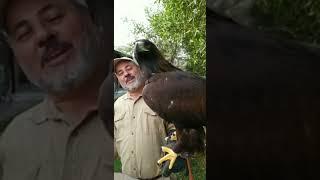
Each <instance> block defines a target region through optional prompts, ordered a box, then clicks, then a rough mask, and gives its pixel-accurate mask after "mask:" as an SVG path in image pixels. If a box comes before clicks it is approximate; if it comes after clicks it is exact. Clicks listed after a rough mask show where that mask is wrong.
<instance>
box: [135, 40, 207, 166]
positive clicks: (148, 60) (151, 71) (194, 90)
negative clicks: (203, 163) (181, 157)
mask: <svg viewBox="0 0 320 180" xmlns="http://www.w3.org/2000/svg"><path fill="white" fill-rule="evenodd" d="M133 57H134V58H135V59H136V60H137V62H138V64H139V66H140V68H141V71H142V72H143V73H147V75H148V76H151V77H150V78H149V79H148V80H147V82H146V85H145V87H144V89H143V92H142V97H143V99H144V101H145V102H146V104H147V105H148V106H149V107H150V108H151V109H152V110H153V111H155V112H156V113H157V114H158V115H159V116H160V117H161V118H163V119H164V120H166V121H168V122H170V123H173V124H174V125H175V127H176V136H177V143H176V144H175V146H174V147H173V148H172V150H173V152H172V151H171V150H169V151H170V152H168V153H169V154H168V155H166V156H165V157H164V158H162V159H160V160H159V161H158V163H161V162H163V161H165V160H170V161H171V163H170V167H169V168H170V169H171V167H172V165H173V163H174V161H175V158H176V157H177V153H194V152H201V151H203V150H204V137H205V135H204V129H203V126H206V80H205V79H203V78H201V77H198V76H196V75H193V74H191V73H188V72H184V71H182V70H180V69H179V68H177V67H175V66H173V65H172V64H170V63H169V62H168V61H167V60H165V58H164V56H163V55H162V54H161V52H160V50H159V49H158V48H157V47H156V45H154V44H153V43H152V42H151V41H149V40H146V39H142V40H138V41H136V42H135V45H134V50H133ZM167 150H168V149H167Z"/></svg>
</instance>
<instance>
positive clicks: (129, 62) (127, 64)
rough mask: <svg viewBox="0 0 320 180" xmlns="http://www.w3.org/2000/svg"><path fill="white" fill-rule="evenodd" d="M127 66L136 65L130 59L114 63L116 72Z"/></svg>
mask: <svg viewBox="0 0 320 180" xmlns="http://www.w3.org/2000/svg"><path fill="white" fill-rule="evenodd" d="M127 66H132V67H134V66H137V65H135V64H134V63H133V62H132V61H128V60H123V61H120V62H118V64H117V65H116V68H115V69H116V72H117V71H119V70H121V69H122V68H125V67H127Z"/></svg>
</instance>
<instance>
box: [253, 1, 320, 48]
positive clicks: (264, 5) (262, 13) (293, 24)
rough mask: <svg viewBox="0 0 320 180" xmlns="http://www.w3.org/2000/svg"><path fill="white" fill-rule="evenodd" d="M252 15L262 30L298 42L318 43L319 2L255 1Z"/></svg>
mask: <svg viewBox="0 0 320 180" xmlns="http://www.w3.org/2000/svg"><path fill="white" fill-rule="evenodd" d="M253 15H254V16H256V17H258V18H259V19H260V20H259V22H260V26H261V29H262V30H265V31H271V32H273V33H277V34H280V35H282V36H285V37H287V38H291V39H295V40H298V41H302V42H306V43H312V44H319V43H320V33H319V32H320V21H319V19H320V1H319V0H256V2H255V6H254V8H253Z"/></svg>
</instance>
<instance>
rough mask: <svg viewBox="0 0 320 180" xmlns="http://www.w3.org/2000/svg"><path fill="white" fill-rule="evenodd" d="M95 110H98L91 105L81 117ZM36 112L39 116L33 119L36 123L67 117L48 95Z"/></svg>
mask: <svg viewBox="0 0 320 180" xmlns="http://www.w3.org/2000/svg"><path fill="white" fill-rule="evenodd" d="M97 111H98V107H97V106H95V107H92V108H91V109H89V110H88V112H87V113H86V115H85V117H84V118H83V119H85V118H86V117H87V116H88V115H89V114H91V113H93V112H97ZM37 113H39V116H38V117H39V118H34V119H33V121H34V123H36V124H42V123H44V122H47V121H49V120H64V121H66V122H67V120H66V119H67V118H66V116H65V114H64V113H63V112H61V111H60V110H59V109H58V107H57V106H56V105H55V104H54V102H53V101H52V100H51V99H50V98H48V97H45V99H44V100H43V102H42V103H41V104H40V109H39V111H38V112H37ZM83 119H82V120H83ZM82 120H81V121H82ZM81 121H80V122H81Z"/></svg>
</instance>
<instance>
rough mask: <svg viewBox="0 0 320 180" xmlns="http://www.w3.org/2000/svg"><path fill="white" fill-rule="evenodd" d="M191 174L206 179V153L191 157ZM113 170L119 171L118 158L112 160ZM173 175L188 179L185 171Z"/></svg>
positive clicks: (184, 179)
mask: <svg viewBox="0 0 320 180" xmlns="http://www.w3.org/2000/svg"><path fill="white" fill-rule="evenodd" d="M191 168H192V174H193V177H194V179H195V180H205V179H206V155H205V154H200V155H197V156H195V157H192V158H191ZM114 171H115V172H121V162H120V160H119V159H116V160H115V161H114ZM175 176H176V177H177V179H178V180H188V176H186V175H185V171H183V172H179V173H176V174H175Z"/></svg>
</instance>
